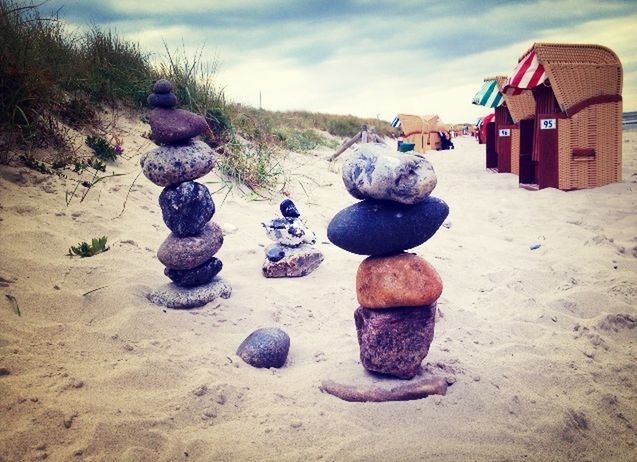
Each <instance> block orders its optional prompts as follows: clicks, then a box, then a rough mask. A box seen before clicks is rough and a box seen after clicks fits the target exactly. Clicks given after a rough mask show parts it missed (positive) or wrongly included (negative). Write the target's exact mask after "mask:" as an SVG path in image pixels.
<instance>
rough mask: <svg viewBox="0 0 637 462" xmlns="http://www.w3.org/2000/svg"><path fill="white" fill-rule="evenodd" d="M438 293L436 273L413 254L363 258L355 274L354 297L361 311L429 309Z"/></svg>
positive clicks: (440, 289) (440, 290)
mask: <svg viewBox="0 0 637 462" xmlns="http://www.w3.org/2000/svg"><path fill="white" fill-rule="evenodd" d="M441 293H442V280H441V279H440V275H439V274H438V272H437V271H436V270H435V268H434V267H433V266H431V265H430V264H429V263H427V261H425V259H424V258H421V257H419V256H418V255H415V254H413V253H401V254H398V255H391V256H385V257H369V258H366V259H365V260H363V262H362V263H361V264H360V266H359V267H358V272H357V273H356V297H357V298H358V303H359V304H360V305H361V306H362V307H364V308H393V307H396V306H423V305H430V304H432V303H434V302H435V301H436V300H438V297H440V294H441Z"/></svg>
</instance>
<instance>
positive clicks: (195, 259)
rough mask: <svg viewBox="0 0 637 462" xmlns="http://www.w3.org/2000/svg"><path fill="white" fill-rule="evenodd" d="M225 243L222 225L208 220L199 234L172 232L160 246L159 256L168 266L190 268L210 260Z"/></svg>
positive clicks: (176, 268) (181, 268)
mask: <svg viewBox="0 0 637 462" xmlns="http://www.w3.org/2000/svg"><path fill="white" fill-rule="evenodd" d="M222 244H223V233H222V232H221V227H220V226H219V225H218V224H216V223H214V222H208V223H206V225H205V226H204V228H203V230H202V231H201V233H200V234H198V235H197V236H188V237H178V236H175V235H174V234H172V233H171V234H170V235H169V236H168V237H167V238H166V240H165V241H164V242H163V243H162V244H161V246H159V250H158V251H157V258H158V259H159V261H160V262H161V263H162V264H163V265H164V266H165V267H167V268H170V269H175V270H188V269H192V268H196V267H197V266H200V265H203V264H204V263H205V262H207V261H208V260H210V259H211V258H212V257H213V256H214V254H215V253H217V251H218V250H219V249H220V248H221V246H222Z"/></svg>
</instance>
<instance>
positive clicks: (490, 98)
mask: <svg viewBox="0 0 637 462" xmlns="http://www.w3.org/2000/svg"><path fill="white" fill-rule="evenodd" d="M473 104H477V105H479V106H486V107H498V106H499V105H500V104H502V93H500V90H498V83H497V82H496V81H495V80H486V81H485V82H484V83H483V84H482V88H480V90H479V91H478V93H476V95H475V96H474V97H473Z"/></svg>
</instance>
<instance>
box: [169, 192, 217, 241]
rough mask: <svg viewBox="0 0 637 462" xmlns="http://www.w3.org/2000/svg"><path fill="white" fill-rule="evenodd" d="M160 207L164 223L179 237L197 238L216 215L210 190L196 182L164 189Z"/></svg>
mask: <svg viewBox="0 0 637 462" xmlns="http://www.w3.org/2000/svg"><path fill="white" fill-rule="evenodd" d="M159 206H160V207H161V213H162V215H163V218H164V223H166V226H168V228H170V230H171V231H172V232H173V233H174V234H175V235H176V236H179V237H186V236H196V235H197V234H199V233H200V232H201V230H202V229H203V227H204V226H205V224H206V223H208V222H209V221H210V219H211V218H212V215H214V213H215V203H214V202H213V201H212V197H211V196H210V192H209V191H208V188H206V187H205V186H204V185H202V184H199V183H196V182H194V181H186V182H184V183H180V184H178V185H175V186H169V187H167V188H164V190H163V191H162V192H161V194H160V195H159Z"/></svg>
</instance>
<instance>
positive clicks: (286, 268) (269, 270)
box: [263, 244, 324, 278]
mask: <svg viewBox="0 0 637 462" xmlns="http://www.w3.org/2000/svg"><path fill="white" fill-rule="evenodd" d="M273 246H276V244H273ZM279 248H280V249H282V250H283V251H284V252H285V253H284V255H283V257H282V258H280V259H279V260H275V261H273V260H271V259H269V258H266V260H265V262H264V263H263V275H264V276H265V277H266V278H294V277H301V276H306V275H308V274H310V273H311V272H312V271H314V270H315V269H316V268H318V267H319V265H320V264H321V262H322V261H323V259H324V257H323V254H322V253H321V251H320V250H318V249H316V248H314V247H312V246H311V245H307V244H303V245H300V246H299V247H279ZM268 249H270V247H268ZM268 249H266V256H268Z"/></svg>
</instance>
